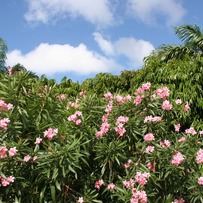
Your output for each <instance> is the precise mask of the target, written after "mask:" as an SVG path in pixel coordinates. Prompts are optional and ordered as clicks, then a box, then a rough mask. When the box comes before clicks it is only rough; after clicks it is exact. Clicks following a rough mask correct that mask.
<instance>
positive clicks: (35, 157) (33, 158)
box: [23, 155, 38, 163]
mask: <svg viewBox="0 0 203 203" xmlns="http://www.w3.org/2000/svg"><path fill="white" fill-rule="evenodd" d="M31 159H32V160H33V161H37V159H38V157H37V156H33V157H31V156H30V155H26V156H24V158H23V161H24V162H26V163H27V162H28V161H30V160H31Z"/></svg>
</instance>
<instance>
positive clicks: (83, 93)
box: [79, 90, 87, 96]
mask: <svg viewBox="0 0 203 203" xmlns="http://www.w3.org/2000/svg"><path fill="white" fill-rule="evenodd" d="M79 94H80V96H84V95H86V94H87V92H86V91H85V90H82V91H81V92H80V93H79Z"/></svg>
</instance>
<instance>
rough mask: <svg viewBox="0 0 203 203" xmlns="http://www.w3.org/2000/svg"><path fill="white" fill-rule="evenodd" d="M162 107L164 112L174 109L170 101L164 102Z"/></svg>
mask: <svg viewBox="0 0 203 203" xmlns="http://www.w3.org/2000/svg"><path fill="white" fill-rule="evenodd" d="M161 107H162V109H163V110H166V111H170V110H171V109H172V108H173V105H172V104H170V102H169V101H168V100H164V101H163V103H162V106H161Z"/></svg>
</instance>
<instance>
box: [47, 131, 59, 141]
mask: <svg viewBox="0 0 203 203" xmlns="http://www.w3.org/2000/svg"><path fill="white" fill-rule="evenodd" d="M57 134H58V129H53V128H49V129H48V130H46V131H44V137H47V138H48V140H52V139H53V137H54V136H56V135H57Z"/></svg>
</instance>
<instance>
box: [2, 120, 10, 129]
mask: <svg viewBox="0 0 203 203" xmlns="http://www.w3.org/2000/svg"><path fill="white" fill-rule="evenodd" d="M8 123H10V119H9V118H3V119H1V120H0V127H1V128H3V129H4V130H7V129H8Z"/></svg>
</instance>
